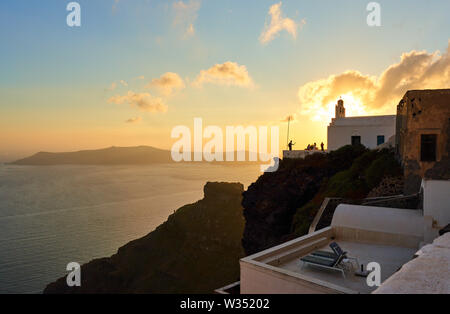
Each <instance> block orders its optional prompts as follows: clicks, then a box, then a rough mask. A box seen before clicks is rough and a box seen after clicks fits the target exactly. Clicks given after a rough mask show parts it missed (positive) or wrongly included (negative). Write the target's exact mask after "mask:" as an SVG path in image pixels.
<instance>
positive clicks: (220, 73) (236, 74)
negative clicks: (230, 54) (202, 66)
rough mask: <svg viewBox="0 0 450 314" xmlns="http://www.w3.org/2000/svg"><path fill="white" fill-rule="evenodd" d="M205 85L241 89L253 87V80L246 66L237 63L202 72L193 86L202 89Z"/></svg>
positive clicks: (224, 64) (225, 64)
mask: <svg viewBox="0 0 450 314" xmlns="http://www.w3.org/2000/svg"><path fill="white" fill-rule="evenodd" d="M204 83H211V84H216V85H234V86H239V87H253V86H254V84H253V80H252V78H251V77H250V75H249V74H248V71H247V67H246V66H245V65H239V64H237V63H236V62H230V61H228V62H225V63H223V64H216V65H214V66H213V67H211V68H209V69H208V70H202V71H201V72H200V74H199V75H198V76H197V78H196V79H195V81H194V82H193V83H192V85H194V86H197V87H201V86H202V85H203V84H204Z"/></svg>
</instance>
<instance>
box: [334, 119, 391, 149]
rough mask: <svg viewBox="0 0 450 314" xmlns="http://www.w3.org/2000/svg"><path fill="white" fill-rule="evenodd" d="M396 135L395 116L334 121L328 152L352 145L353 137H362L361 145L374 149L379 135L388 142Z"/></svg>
mask: <svg viewBox="0 0 450 314" xmlns="http://www.w3.org/2000/svg"><path fill="white" fill-rule="evenodd" d="M394 134H395V115H390V116H369V117H349V118H338V119H333V120H332V122H331V123H330V125H329V126H328V150H336V149H338V148H340V147H342V146H345V145H350V144H351V143H352V141H351V138H352V136H361V144H363V145H364V146H366V147H368V148H371V149H373V148H375V147H377V136H378V135H384V140H385V142H387V141H388V140H389V138H390V137H391V136H393V135H394Z"/></svg>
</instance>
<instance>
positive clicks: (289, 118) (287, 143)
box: [286, 116, 291, 147]
mask: <svg viewBox="0 0 450 314" xmlns="http://www.w3.org/2000/svg"><path fill="white" fill-rule="evenodd" d="M290 122H291V116H289V117H288V129H287V140H286V147H288V145H289V125H290Z"/></svg>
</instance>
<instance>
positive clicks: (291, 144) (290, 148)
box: [288, 140, 295, 150]
mask: <svg viewBox="0 0 450 314" xmlns="http://www.w3.org/2000/svg"><path fill="white" fill-rule="evenodd" d="M294 145H295V143H292V140H291V141H290V142H289V144H288V146H289V150H292V146H294Z"/></svg>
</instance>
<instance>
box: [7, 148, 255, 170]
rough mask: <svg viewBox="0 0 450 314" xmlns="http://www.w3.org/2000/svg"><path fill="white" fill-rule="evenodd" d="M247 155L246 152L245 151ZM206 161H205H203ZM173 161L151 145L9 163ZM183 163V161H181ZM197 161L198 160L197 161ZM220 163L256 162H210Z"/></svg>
mask: <svg viewBox="0 0 450 314" xmlns="http://www.w3.org/2000/svg"><path fill="white" fill-rule="evenodd" d="M235 154H236V153H235ZM246 156H248V152H246ZM203 162H206V161H203ZM163 163H175V162H174V161H173V160H172V156H171V152H170V151H169V150H164V149H159V148H155V147H152V146H134V147H115V146H113V147H109V148H103V149H94V150H80V151H76V152H60V153H52V152H39V153H36V154H34V155H32V156H29V157H26V158H23V159H19V160H16V161H14V162H11V163H9V164H10V165H26V166H51V165H151V164H163ZM182 163H184V162H182ZM197 163H198V162H197ZM211 163H212V164H221V165H248V164H256V162H248V161H245V162H236V161H235V162H225V161H224V162H217V161H214V162H211Z"/></svg>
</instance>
